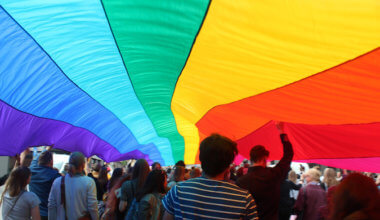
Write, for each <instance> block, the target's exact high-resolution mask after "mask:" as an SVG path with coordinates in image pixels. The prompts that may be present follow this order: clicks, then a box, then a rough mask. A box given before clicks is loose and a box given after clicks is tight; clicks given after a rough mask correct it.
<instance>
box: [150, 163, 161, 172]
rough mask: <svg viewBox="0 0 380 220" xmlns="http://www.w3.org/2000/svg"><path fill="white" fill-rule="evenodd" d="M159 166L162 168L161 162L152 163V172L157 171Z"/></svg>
mask: <svg viewBox="0 0 380 220" xmlns="http://www.w3.org/2000/svg"><path fill="white" fill-rule="evenodd" d="M156 165H159V166H160V167H161V164H160V163H159V162H154V163H152V170H153V169H155V166H156Z"/></svg>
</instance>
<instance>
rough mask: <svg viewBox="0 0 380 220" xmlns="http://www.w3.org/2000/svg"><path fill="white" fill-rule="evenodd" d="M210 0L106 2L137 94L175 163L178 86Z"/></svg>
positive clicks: (180, 150) (179, 153) (179, 155)
mask: <svg viewBox="0 0 380 220" xmlns="http://www.w3.org/2000/svg"><path fill="white" fill-rule="evenodd" d="M208 4H209V1H207V0H186V1H173V0H159V1H157V0H144V1H141V0H103V5H104V8H105V11H106V14H107V17H108V19H109V23H110V25H111V29H112V31H113V33H114V36H115V39H116V42H117V44H118V47H119V49H120V51H121V54H122V57H123V59H124V63H125V65H126V68H127V71H128V74H129V76H130V78H131V81H132V83H133V86H134V89H135V92H136V94H137V97H138V98H139V100H140V101H141V103H142V105H143V106H144V109H145V111H146V112H147V114H148V116H149V118H150V119H151V120H152V123H153V125H154V127H155V129H156V131H157V133H158V135H159V136H161V137H166V138H168V139H169V140H170V142H171V145H172V151H173V157H174V160H175V161H178V160H182V159H183V156H184V148H185V147H184V140H183V137H182V136H181V135H180V134H179V133H178V131H177V126H176V123H175V120H174V116H173V113H172V111H171V108H170V105H171V99H172V95H173V92H174V88H175V84H176V82H177V79H178V77H179V75H180V74H181V71H182V68H183V66H184V65H185V62H186V59H187V57H188V55H189V52H190V49H191V47H192V44H193V41H194V38H195V36H196V34H197V32H198V30H199V28H200V25H201V24H202V22H203V18H204V16H205V13H206V10H207V6H208Z"/></svg>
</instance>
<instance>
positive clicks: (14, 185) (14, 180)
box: [0, 167, 32, 204]
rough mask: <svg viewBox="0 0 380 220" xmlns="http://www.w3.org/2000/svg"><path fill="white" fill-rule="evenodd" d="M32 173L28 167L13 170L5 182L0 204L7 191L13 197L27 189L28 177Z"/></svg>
mask: <svg viewBox="0 0 380 220" xmlns="http://www.w3.org/2000/svg"><path fill="white" fill-rule="evenodd" d="M31 174H32V173H31V172H30V170H29V168H28V167H18V168H16V169H15V170H13V171H12V172H11V174H10V175H9V177H8V179H7V181H6V183H5V189H4V191H3V194H2V195H1V200H0V204H1V203H2V202H3V199H4V195H5V193H6V192H7V191H8V193H9V195H10V196H11V197H15V196H18V195H19V194H20V192H21V191H22V190H23V189H25V187H26V185H28V179H29V177H30V175H31Z"/></svg>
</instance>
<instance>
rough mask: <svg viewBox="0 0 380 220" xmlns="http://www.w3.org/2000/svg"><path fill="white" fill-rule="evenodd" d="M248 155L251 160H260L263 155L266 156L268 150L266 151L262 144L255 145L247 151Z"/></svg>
mask: <svg viewBox="0 0 380 220" xmlns="http://www.w3.org/2000/svg"><path fill="white" fill-rule="evenodd" d="M249 156H250V159H251V161H253V162H255V163H257V162H259V161H260V160H262V159H264V157H268V156H269V151H267V150H266V149H265V147H264V146H262V145H256V146H254V147H252V149H251V151H250V152H249Z"/></svg>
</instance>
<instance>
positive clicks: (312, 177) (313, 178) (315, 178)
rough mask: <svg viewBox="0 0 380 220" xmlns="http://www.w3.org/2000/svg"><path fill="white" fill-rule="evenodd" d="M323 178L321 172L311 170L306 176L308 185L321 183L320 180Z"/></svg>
mask: <svg viewBox="0 0 380 220" xmlns="http://www.w3.org/2000/svg"><path fill="white" fill-rule="evenodd" d="M320 177H321V172H319V170H317V169H314V168H312V169H309V170H308V171H307V172H306V174H305V179H306V183H310V182H319V179H320Z"/></svg>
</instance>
